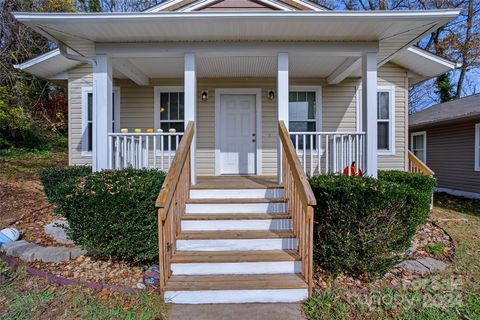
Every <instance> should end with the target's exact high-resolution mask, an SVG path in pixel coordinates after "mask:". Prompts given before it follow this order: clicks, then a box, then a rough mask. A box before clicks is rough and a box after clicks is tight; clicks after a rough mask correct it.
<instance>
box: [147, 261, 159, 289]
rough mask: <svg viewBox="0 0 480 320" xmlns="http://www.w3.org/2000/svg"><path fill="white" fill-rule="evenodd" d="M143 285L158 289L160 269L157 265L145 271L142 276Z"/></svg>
mask: <svg viewBox="0 0 480 320" xmlns="http://www.w3.org/2000/svg"><path fill="white" fill-rule="evenodd" d="M143 283H144V284H145V285H146V286H148V287H152V288H159V287H160V269H159V268H158V265H156V264H154V265H153V266H151V267H150V268H148V269H147V270H146V271H145V273H144V274H143Z"/></svg>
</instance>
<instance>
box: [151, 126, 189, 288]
mask: <svg viewBox="0 0 480 320" xmlns="http://www.w3.org/2000/svg"><path fill="white" fill-rule="evenodd" d="M194 133H195V127H194V123H193V122H192V121H190V122H189V123H188V125H187V128H186V129H185V133H184V135H183V138H182V140H181V141H180V144H179V145H178V148H177V151H176V153H175V157H174V158H173V161H172V165H171V166H170V169H169V170H168V173H167V176H166V177H165V181H164V182H163V185H162V188H161V189H160V193H159V195H158V197H157V201H156V203H155V204H156V207H157V208H158V260H159V265H158V266H159V271H160V293H161V294H162V295H163V293H164V291H165V285H166V283H167V281H168V279H169V278H170V276H171V267H170V265H171V261H172V257H173V253H174V252H175V250H176V248H175V246H176V240H177V236H178V234H179V233H180V219H181V216H182V215H183V214H184V213H185V204H186V202H187V200H188V198H189V195H190V186H191V171H190V169H191V166H192V163H191V160H190V146H191V143H192V140H193V135H194Z"/></svg>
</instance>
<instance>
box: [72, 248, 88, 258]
mask: <svg viewBox="0 0 480 320" xmlns="http://www.w3.org/2000/svg"><path fill="white" fill-rule="evenodd" d="M86 254H87V250H83V249H82V248H79V247H75V248H71V249H70V259H71V260H75V259H77V258H78V257H81V256H84V255H86Z"/></svg>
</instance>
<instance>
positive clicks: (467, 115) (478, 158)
mask: <svg viewBox="0 0 480 320" xmlns="http://www.w3.org/2000/svg"><path fill="white" fill-rule="evenodd" d="M409 129H410V150H411V151H412V152H413V153H414V154H415V155H416V156H417V157H418V158H419V159H420V160H421V161H423V162H424V163H425V164H427V166H428V167H430V168H431V169H432V170H433V171H434V172H435V177H436V178H437V190H438V191H441V192H447V193H450V194H454V195H459V196H464V197H469V198H476V199H480V94H476V95H472V96H468V97H464V98H461V99H458V100H454V101H449V102H445V103H441V104H437V105H435V106H432V107H430V108H428V109H425V110H423V111H420V112H417V113H415V114H412V115H410V116H409Z"/></svg>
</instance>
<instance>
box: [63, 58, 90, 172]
mask: <svg viewBox="0 0 480 320" xmlns="http://www.w3.org/2000/svg"><path fill="white" fill-rule="evenodd" d="M68 79H69V80H68V130H69V153H68V155H69V157H68V159H69V164H70V165H85V164H91V160H92V157H91V156H90V155H82V136H83V135H84V132H83V127H82V88H84V87H92V85H93V83H92V81H93V77H92V67H91V66H89V65H81V66H79V67H77V68H75V69H72V70H70V71H69V72H68Z"/></svg>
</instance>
